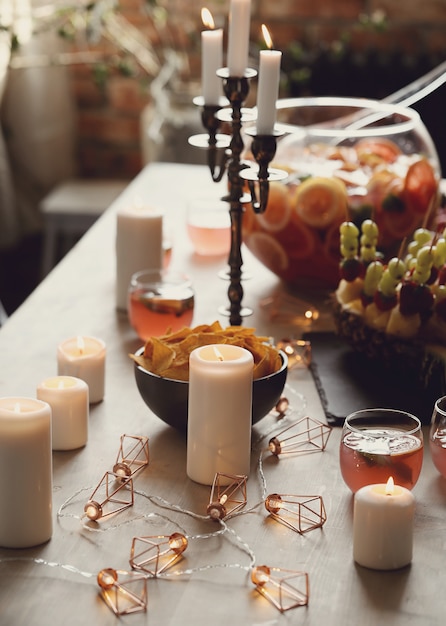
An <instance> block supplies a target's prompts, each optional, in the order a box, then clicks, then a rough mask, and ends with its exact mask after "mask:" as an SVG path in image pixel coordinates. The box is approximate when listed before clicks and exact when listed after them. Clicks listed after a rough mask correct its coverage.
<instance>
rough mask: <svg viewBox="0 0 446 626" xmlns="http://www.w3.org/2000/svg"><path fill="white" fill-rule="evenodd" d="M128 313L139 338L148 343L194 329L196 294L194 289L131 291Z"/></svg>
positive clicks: (183, 287)
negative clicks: (148, 341)
mask: <svg viewBox="0 0 446 626" xmlns="http://www.w3.org/2000/svg"><path fill="white" fill-rule="evenodd" d="M128 313H129V319H130V323H131V325H132V326H133V328H134V329H135V331H136V333H137V334H138V336H139V338H140V339H142V340H143V341H147V340H148V339H149V338H150V337H159V336H160V335H164V334H166V332H167V331H168V330H169V329H170V330H171V331H172V332H175V331H177V330H181V329H182V328H183V327H184V326H190V325H191V322H192V317H193V313H194V292H193V290H192V288H191V287H190V286H187V285H185V286H181V287H178V286H174V287H172V286H171V285H165V286H159V287H158V288H157V290H156V293H154V291H153V290H148V289H147V288H141V289H137V290H135V291H132V292H130V295H129V306H128Z"/></svg>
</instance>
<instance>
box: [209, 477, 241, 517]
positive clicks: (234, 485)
mask: <svg viewBox="0 0 446 626" xmlns="http://www.w3.org/2000/svg"><path fill="white" fill-rule="evenodd" d="M247 479H248V477H247V476H245V475H243V474H234V475H232V474H222V473H220V472H217V474H215V476H214V482H213V483H212V488H211V495H210V498H209V504H208V506H207V509H206V512H207V514H208V515H209V516H210V517H211V519H214V520H218V519H220V520H222V519H224V518H225V517H227V516H228V515H229V514H230V513H235V512H236V511H238V510H240V509H242V508H243V507H244V506H245V504H246V502H247V496H246V481H247ZM228 481H229V484H228Z"/></svg>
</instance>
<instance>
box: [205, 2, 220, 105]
mask: <svg viewBox="0 0 446 626" xmlns="http://www.w3.org/2000/svg"><path fill="white" fill-rule="evenodd" d="M201 19H202V20H203V24H204V25H205V26H207V28H208V29H209V30H204V31H203V32H202V33H201V86H202V93H203V99H204V103H205V104H218V101H219V99H220V97H221V95H222V83H221V78H220V77H219V76H217V70H218V69H220V68H221V67H222V65H223V30H222V29H221V28H217V29H214V26H215V25H214V19H213V17H212V15H211V13H210V11H209V10H208V9H206V8H203V9H202V10H201Z"/></svg>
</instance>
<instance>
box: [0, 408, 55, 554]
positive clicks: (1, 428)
mask: <svg viewBox="0 0 446 626" xmlns="http://www.w3.org/2000/svg"><path fill="white" fill-rule="evenodd" d="M0 502H1V503H2V513H1V515H0V546H2V547H4V548H29V547H31V546H37V545H39V544H41V543H44V542H45V541H48V539H50V538H51V534H52V530H53V524H52V455H51V408H50V406H49V405H48V404H47V403H46V402H42V401H40V400H35V399H33V398H17V397H8V398H0Z"/></svg>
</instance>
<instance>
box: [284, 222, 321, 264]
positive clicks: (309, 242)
mask: <svg viewBox="0 0 446 626" xmlns="http://www.w3.org/2000/svg"><path fill="white" fill-rule="evenodd" d="M277 240H278V241H279V243H280V244H281V245H282V246H283V247H284V248H285V250H286V252H287V254H288V256H289V258H290V259H309V258H310V257H311V256H312V254H313V252H314V249H315V246H316V237H315V232H314V231H312V230H311V229H310V228H309V227H308V226H306V225H305V224H304V223H303V222H302V220H301V219H299V218H298V216H295V217H294V219H293V220H292V221H291V222H290V223H289V225H288V228H286V229H285V230H283V231H282V232H281V233H280V234H278V235H277Z"/></svg>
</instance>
